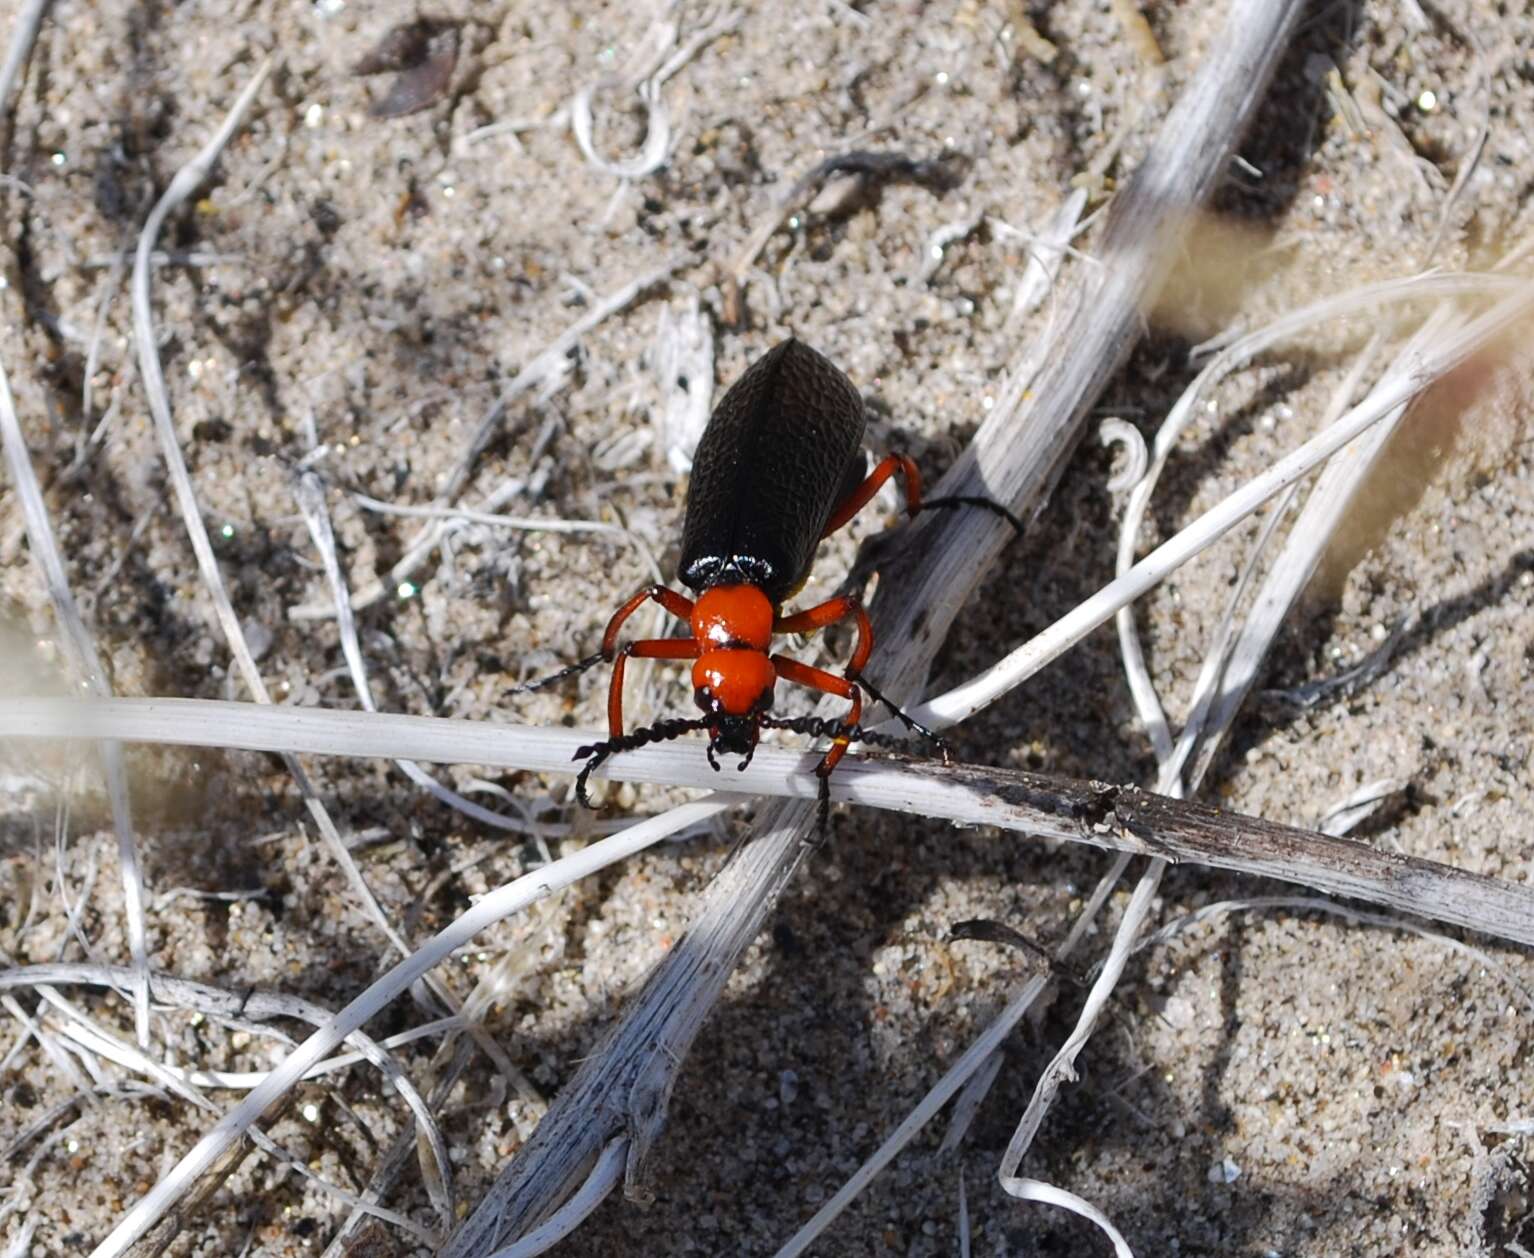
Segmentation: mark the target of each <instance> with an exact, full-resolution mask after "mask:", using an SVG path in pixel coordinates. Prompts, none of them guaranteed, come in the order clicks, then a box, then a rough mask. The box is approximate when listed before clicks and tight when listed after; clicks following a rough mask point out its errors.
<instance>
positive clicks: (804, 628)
mask: <svg viewBox="0 0 1534 1258" xmlns="http://www.w3.org/2000/svg"><path fill="white" fill-rule="evenodd" d="M842 620H856V621H857V624H858V641H857V645H856V646H855V647H854V648H853V649H852V658H851V659H850V660H849V661H848V662H847V675H848V676H849V677H856V676H858V675H859V674H860V673H862V671H863V665H865V664H867V663H868V656H869V654H870V653H871V652H872V651H873V649H874V630H873V626H872V625H870V624H869V623H868V613H867V612H866V611H864V610H863V603H862V600H861V599H859V598H857V597H856V596H855V595H851V594H844V595H842V596H841V597H840V598H828V599H827V600H826V601H825V602H824V603H817V604H816V605H815V606H814V607H807V608H805V609H804V610H803V611H802V612H795V613H794V614H793V615H792V616H779V617H778V619H777V620H775V621H773V624H772V631H773V633H814V632H815V630H817V629H824V628H825V627H826V626H827V625H834V624H836V623H837V622H838V621H842Z"/></svg>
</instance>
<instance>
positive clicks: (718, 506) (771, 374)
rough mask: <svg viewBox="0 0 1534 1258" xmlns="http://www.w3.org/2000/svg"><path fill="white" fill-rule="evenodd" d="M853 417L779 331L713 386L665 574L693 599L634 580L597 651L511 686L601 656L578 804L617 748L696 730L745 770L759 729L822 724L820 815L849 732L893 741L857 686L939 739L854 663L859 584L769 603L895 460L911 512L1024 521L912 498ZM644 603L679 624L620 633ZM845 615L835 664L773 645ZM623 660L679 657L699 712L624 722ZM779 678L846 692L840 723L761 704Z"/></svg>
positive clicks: (821, 372)
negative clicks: (599, 718) (799, 603)
mask: <svg viewBox="0 0 1534 1258" xmlns="http://www.w3.org/2000/svg"><path fill="white" fill-rule="evenodd" d="M864 427H865V416H864V410H863V399H862V398H861V397H860V396H859V394H858V391H857V389H856V388H855V387H854V386H853V384H852V381H850V380H849V379H848V378H847V377H846V376H845V375H844V374H843V373H842V372H841V370H840V369H838V368H837V367H836V366H835V365H834V364H833V363H832V362H831V361H830V360H829V359H827V358H826V357H825V356H824V355H822V354H820V353H817V352H816V351H815V350H813V349H811V348H810V347H809V346H808V345H805V344H804V343H803V342H802V341H799V340H796V339H793V338H790V339H789V340H786V341H783V342H781V343H780V344H778V345H776V346H774V347H773V348H772V349H771V350H769V351H768V352H767V353H766V354H764V355H762V357H760V358H758V359H757V360H756V361H755V362H754V363H752V364H751V366H750V367H748V368H747V369H746V371H745V372H744V373H743V374H742V375H741V376H740V378H739V379H738V380H736V381H735V383H734V384H733V385H732V386H731V387H730V389H729V390H728V392H726V393H725V395H724V397H723V399H721V401H720V402H719V405H718V406H717V407H716V408H715V409H714V412H713V414H712V415H711V416H710V418H709V422H708V425H707V427H706V428H705V429H704V431H703V436H702V437H701V439H700V440H699V442H698V448H697V452H696V453H695V455H694V457H693V468H692V480H691V483H690V485H689V487H688V493H687V506H686V517H685V522H684V524H683V527H682V551H681V558H680V561H679V563H678V569H677V577H678V579H679V580H680V581H681V583H682V584H683V585H685V586H687V587H688V588H689V589H691V590H692V591H694V592H695V594H696V595H697V597H696V598H688V597H687V596H685V595H683V594H680V593H678V592H677V591H676V590H673V589H671V588H670V587H669V586H665V585H648V586H646V587H645V588H644V589H642V590H640V591H639V592H638V593H636V594H634V595H633V596H632V597H631V598H629V599H628V600H627V601H626V602H625V603H624V604H623V605H622V606H621V607H619V608H618V610H617V611H616V612H614V613H613V615H612V618H611V619H610V620H609V621H608V622H607V628H606V630H605V631H604V632H603V634H602V649H601V650H600V651H599V652H598V653H597V654H595V655H593V656H590V657H588V658H587V659H584V660H582V661H580V662H579V663H578V664H574V665H572V666H570V667H569V668H566V669H563V670H561V671H560V672H558V673H555V674H553V675H552V676H550V677H547V678H544V679H543V680H541V681H538V682H534V683H531V684H529V685H526V686H522V687H518V689H519V690H528V689H533V688H540V687H542V686H545V685H548V684H550V683H552V682H555V681H558V680H560V679H562V678H564V677H569V676H572V675H574V674H575V673H579V672H583V671H585V670H586V669H587V668H590V667H592V666H594V665H595V664H598V663H609V664H611V665H612V677H611V682H610V684H609V689H608V698H607V723H608V733H609V737H608V738H607V739H606V741H604V742H599V743H593V744H591V745H589V746H583V747H581V748H580V749H579V750H577V752H576V753H575V758H576V759H578V760H584V761H585V764H584V765H582V767H581V770H580V774H579V776H578V777H577V779H576V793H577V795H578V797H579V798H580V800H581V802H582V803H583V804H585V805H587V806H588V807H590V805H591V801H590V799H589V797H588V796H587V794H586V782H587V779H588V778H589V777H590V775H591V772H592V770H594V769H595V768H596V767H597V766H598V765H599V764H601V763H602V762H603V761H604V760H606V759H607V758H608V757H609V756H612V755H614V754H615V753H618V752H621V751H629V750H633V749H634V748H636V747H641V746H644V745H646V744H648V743H652V742H659V741H664V740H668V739H671V738H675V737H677V736H678V735H680V734H683V733H687V732H689V731H694V730H706V731H707V733H708V759H709V763H710V764H711V765H713V767H714V768H715V769H716V770H717V769H718V768H719V756H721V755H738V756H740V757H742V759H741V761H740V764H739V766H738V767H739V768H741V769H744V768H745V767H746V765H748V764H749V763H750V762H751V756H752V753H753V752H754V751H755V750H756V745H757V740H758V739H759V737H760V735H761V731H762V729H763V728H776V729H793V730H798V731H800V732H804V733H810V734H817V735H827V734H828V735H830V736H831V739H832V742H831V746H830V747H829V748H828V749H827V750H826V752H825V754H824V755H823V756H822V757H821V760H820V763H819V765H818V766H817V767H816V770H815V772H816V775H817V776H818V777H819V778H820V784H821V785H820V797H821V808H822V818H824V814H825V809H826V807H827V801H828V798H829V796H828V793H827V786H826V784H827V781H828V779H829V778H830V775H831V773H832V772H833V771H834V770H835V768H836V766H837V764H838V763H839V762H840V760H841V758H842V757H843V756H844V755H845V754H846V751H847V747H848V745H849V744H850V743H851V742H853V741H854V740H856V741H861V742H867V743H873V744H883V745H890V744H894V743H897V742H898V741H899V740H895V739H887V738H884V737H881V736H879V735H875V734H873V733H872V732H871V731H867V730H863V729H862V728H861V727H860V726H859V721H860V720H861V719H862V715H863V692H864V691H867V693H868V694H869V696H870V698H872V699H873V700H874V701H875V702H883V703H885V705H886V706H887V707H889V708H890V710H891V711H893V712H894V713H895V714H896V716H898V717H899V718H900V719H901V720H902V721H903V722H904V724H905V725H906V727H907V728H908V729H910V730H912V731H913V732H915V733H918V734H920V735H923V736H924V737H926V738H929V739H932V740H933V741H934V742H937V741H938V740H937V739H936V736H935V735H933V734H932V733H931V732H930V731H929V730H926V729H925V728H923V727H922V726H920V725H918V724H917V723H916V722H915V721H913V720H911V718H909V717H908V716H906V715H905V714H904V713H903V712H901V711H900V710H899V708H897V707H895V705H894V704H892V703H890V702H889V701H888V700H887V699H885V698H884V696H882V695H881V694H879V693H878V691H877V690H876V689H875V688H874V687H873V685H872V684H871V683H870V682H869V681H868V680H867V678H865V677H864V676H863V668H864V666H865V665H866V664H867V663H868V657H869V654H870V653H871V652H872V650H873V645H874V635H873V628H872V626H871V625H870V624H869V620H868V613H867V612H866V611H865V610H864V609H863V604H862V600H861V599H860V598H859V597H858V595H857V594H855V593H853V594H841V595H837V596H836V597H834V598H829V599H826V600H825V601H824V602H822V603H817V604H816V605H815V606H813V607H809V608H806V609H805V610H803V611H798V612H793V613H790V614H786V615H785V614H784V612H783V605H784V603H786V602H787V601H788V600H789V599H790V598H792V597H793V596H794V594H796V593H797V592H798V591H799V590H800V589H801V588H802V587H803V585H804V583H805V581H806V580H807V579H808V577H809V574H810V569H811V567H812V566H813V564H814V561H815V552H816V550H817V548H818V547H819V545H820V542H821V540H822V539H823V538H825V537H827V536H829V535H830V534H832V533H834V532H836V531H837V530H838V529H840V528H841V527H842V526H843V525H845V524H846V523H847V522H848V521H849V520H851V519H852V518H853V516H855V515H856V514H857V513H858V512H859V511H861V510H862V509H863V507H864V506H866V505H867V504H868V502H869V501H870V500H871V499H872V498H873V496H874V495H875V494H876V493H878V491H879V489H880V488H881V487H882V486H883V485H884V483H885V482H886V481H888V480H889V479H890V478H891V477H892V476H895V475H896V474H897V473H898V475H899V476H900V479H901V482H902V486H903V488H904V491H905V506H906V511H907V513H908V514H909V515H912V516H914V515H916V514H917V513H918V512H919V511H922V510H924V509H928V508H932V507H952V506H960V505H973V506H981V507H986V508H989V509H991V510H994V511H996V512H998V513H999V514H1001V515H1003V516H1005V517H1006V518H1007V520H1008V521H1009V522H1010V523H1011V524H1012V526H1013V528H1014V529H1016V530H1017V531H1018V532H1019V533H1021V532H1022V525H1021V523H1020V522H1019V521H1018V520H1017V518H1016V516H1014V515H1013V514H1012V513H1011V512H1010V511H1008V510H1007V509H1006V508H1005V507H1002V506H1001V505H1000V504H998V503H994V502H991V501H990V500H989V499H985V498H971V497H967V496H957V497H945V498H932V499H926V500H923V498H922V485H921V473H920V472H919V471H918V469H917V467H916V464H915V463H914V462H913V461H912V460H911V459H910V458H908V457H907V456H905V455H903V454H890V455H886V456H885V457H884V458H883V459H882V460H880V462H879V463H878V464H877V465H876V466H875V467H874V469H873V471H872V472H869V471H868V470H867V465H866V462H865V460H864V456H863V431H864ZM650 602H654V603H657V604H659V605H660V606H661V607H663V608H664V609H665V610H666V611H667V612H669V613H670V614H671V615H673V616H675V617H676V618H677V619H678V620H681V621H684V622H685V623H686V624H687V626H688V628H689V630H690V631H691V633H690V636H688V637H685V638H649V639H641V640H638V641H629V642H625V643H623V644H622V645H619V636H620V635H621V633H622V630H623V626H624V623H625V622H626V621H627V620H628V618H629V617H630V616H632V615H633V614H634V613H635V612H636V611H638V610H639V609H640V608H641V607H643V606H644V605H645V604H646V603H650ZM848 620H850V621H852V622H853V623H854V625H855V626H856V631H857V640H856V644H855V645H854V647H853V650H852V656H851V658H850V659H849V660H848V662H847V666H846V668H845V670H844V671H843V672H842V673H841V674H840V675H838V674H836V673H833V672H829V671H827V670H826V669H823V668H817V667H815V666H813V665H810V664H806V663H804V662H803V661H801V660H796V659H794V658H792V657H791V656H788V655H783V654H781V653H778V652H774V651H772V649H771V646H772V639H773V638H774V637H775V636H776V635H778V634H785V633H811V632H813V631H815V630H817V629H825V628H827V627H829V626H831V625H835V624H838V623H841V622H843V621H848ZM630 659H657V660H679V661H685V660H691V661H692V684H693V698H694V700H695V701H696V703H697V705H698V707H699V709H700V710H701V712H702V715H701V716H699V717H695V718H692V719H683V720H675V719H673V720H664V721H659V722H657V723H656V724H654V725H651V726H648V727H646V728H644V729H642V730H636V731H634V732H632V733H627V734H626V733H625V732H624V728H623V678H624V672H625V670H626V667H627V664H628V661H629V660H630ZM780 680H782V681H787V682H791V683H793V684H795V685H800V686H805V687H807V688H809V689H811V690H817V691H821V692H822V693H825V694H831V695H836V696H838V697H840V698H843V699H846V700H847V701H848V703H849V704H850V705H851V706H850V707H849V708H848V710H847V713H846V715H845V717H844V718H843V719H842V720H840V721H821V720H817V719H814V718H809V719H798V720H785V719H783V718H779V717H774V716H773V715H772V711H771V709H772V702H773V695H774V689H775V686H776V684H777V682H778V681H780ZM938 745H939V746H941V743H940V742H939V743H938Z"/></svg>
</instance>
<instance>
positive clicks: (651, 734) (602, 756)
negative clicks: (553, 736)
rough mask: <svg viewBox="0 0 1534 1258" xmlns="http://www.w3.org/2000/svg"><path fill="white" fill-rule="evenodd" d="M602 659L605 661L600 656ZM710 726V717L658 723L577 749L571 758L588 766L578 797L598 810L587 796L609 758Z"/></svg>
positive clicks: (580, 775)
mask: <svg viewBox="0 0 1534 1258" xmlns="http://www.w3.org/2000/svg"><path fill="white" fill-rule="evenodd" d="M598 658H599V659H600V658H601V657H600V656H598ZM708 726H709V718H708V717H706V716H700V717H692V718H689V719H685V720H683V719H678V720H670V721H656V722H655V724H654V725H647V726H646V727H645V728H644V729H636V730H634V731H633V732H632V733H629V734H624V735H623V736H622V737H620V738H608V739H605V740H604V741H602V742H600V743H591V744H589V745H587V746H585V747H577V748H576V749H575V755H573V756H571V757H570V758H571V759H572V760H585V761H586V763H585V764H583V765H582V766H581V771H580V772H579V773H578V774H577V775H576V777H575V797H576V798H577V799H578V800H580V801H581V803H582V804H584V805H585V806H586V807H587V808H593V807H595V805H594V804H593V803H592V802H591V796H589V795H587V794H586V782H587V779H589V778H590V777H591V771H592V770H593V769H595V768H596V767H597V765H599V764H601V763H602V762H603V761H604V760H606V759H607V758H608V757H609V756H615V755H617V754H618V753H619V752H620V751H635V750H637V749H638V748H640V747H648V746H649V745H650V744H651V743H666V742H670V741H671V740H672V739H673V738H680V737H681V736H682V735H683V734H690V733H692V732H693V731H695V730H701V729H707V728H708Z"/></svg>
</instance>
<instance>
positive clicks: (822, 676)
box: [772, 655, 863, 778]
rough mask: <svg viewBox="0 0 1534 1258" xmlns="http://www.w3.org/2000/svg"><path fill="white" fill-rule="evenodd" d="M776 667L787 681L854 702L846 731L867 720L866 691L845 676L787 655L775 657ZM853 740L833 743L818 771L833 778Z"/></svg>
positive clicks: (841, 738)
mask: <svg viewBox="0 0 1534 1258" xmlns="http://www.w3.org/2000/svg"><path fill="white" fill-rule="evenodd" d="M772 665H773V667H774V668H776V669H777V670H778V676H779V677H783V678H786V679H787V680H789V681H791V682H794V683H795V684H797V685H800V686H808V687H809V688H810V689H811V690H819V691H821V692H823V693H825V694H830V695H840V696H841V697H842V698H843V699H850V700H851V701H852V707H851V709H849V710H848V712H847V719H846V720H845V721H843V722H842V728H843V729H851V728H852V727H853V726H855V725H856V724H857V723H858V721H860V720H861V719H862V717H863V692H862V691H861V690H859V689H858V688H857V685H856V684H855V683H854V682H851V681H849V680H848V679H847V678H845V677H838V676H837V675H836V674H835V673H828V672H826V670H825V669H823V668H815V667H814V666H813V665H810V664H802V663H800V662H799V661H798V660H795V659H790V658H789V657H788V656H786V655H774V656H773V657H772ZM851 741H852V740H851V739H850V738H848V737H847V735H845V734H840V735H838V736H837V737H836V738H834V739H833V740H832V741H831V746H830V748H829V749H828V750H827V751H826V754H825V756H824V757H823V758H822V759H821V762H820V763H819V764H818V765H817V766H816V767H815V772H816V773H817V774H818V775H819V776H821V777H823V778H826V777H830V776H831V770H832V769H834V768H836V766H837V764H838V763H839V762H840V761H841V758H842V757H843V756H845V755H846V754H847V744H848V743H850V742H851Z"/></svg>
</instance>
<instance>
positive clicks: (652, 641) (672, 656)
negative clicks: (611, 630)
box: [607, 590, 703, 738]
mask: <svg viewBox="0 0 1534 1258" xmlns="http://www.w3.org/2000/svg"><path fill="white" fill-rule="evenodd" d="M667 593H668V594H669V593H670V591H669V590H668V591H667ZM668 610H669V609H668ZM702 653H703V651H702V648H701V647H700V646H699V645H698V643H697V641H696V639H693V638H646V639H644V640H643V641H640V642H625V643H624V644H623V645H622V646H621V647H619V648H618V653H617V655H615V656H614V657H613V676H612V681H611V683H610V684H609V685H608V688H607V732H608V733H609V734H610V735H611V736H612V737H613V738H622V737H623V672H624V667H625V665H627V663H628V658H629V656H631V655H632V656H634V657H635V658H636V659H641V660H695V659H697V658H698V656H699V655H701V654H702Z"/></svg>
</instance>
